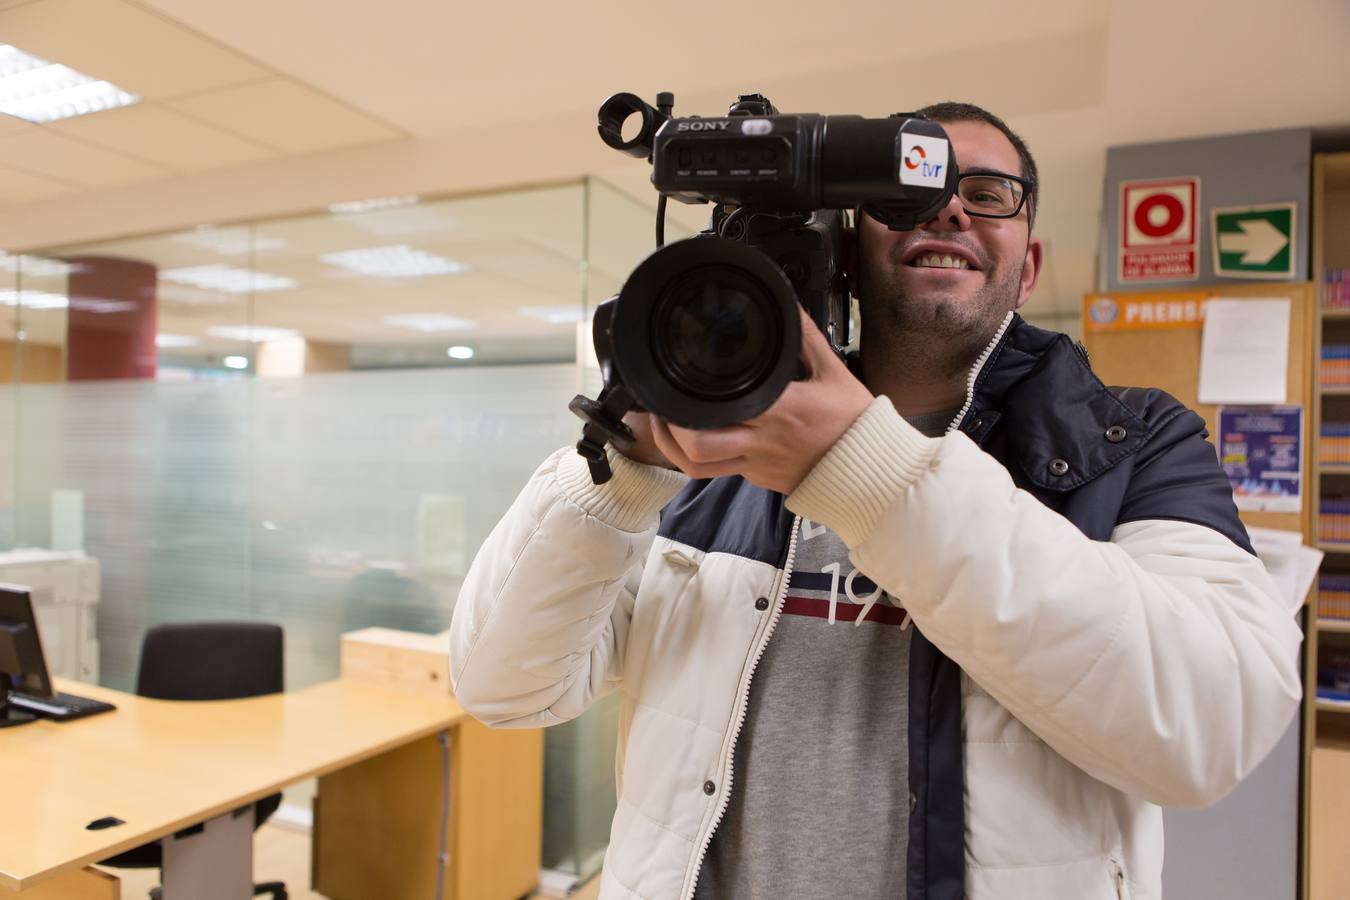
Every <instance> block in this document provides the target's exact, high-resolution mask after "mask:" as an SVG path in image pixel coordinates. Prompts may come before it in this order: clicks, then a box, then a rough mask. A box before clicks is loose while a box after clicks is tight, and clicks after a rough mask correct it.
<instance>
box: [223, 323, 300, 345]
mask: <svg viewBox="0 0 1350 900" xmlns="http://www.w3.org/2000/svg"><path fill="white" fill-rule="evenodd" d="M206 333H207V334H209V335H211V336H212V337H218V338H226V339H228V340H231V341H248V342H249V343H251V344H261V343H264V342H266V341H284V340H288V339H290V338H298V337H300V332H298V331H296V330H294V329H292V328H273V327H271V326H270V325H216V326H213V327H211V328H208V329H206Z"/></svg>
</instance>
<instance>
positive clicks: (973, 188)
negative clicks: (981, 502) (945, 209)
mask: <svg viewBox="0 0 1350 900" xmlns="http://www.w3.org/2000/svg"><path fill="white" fill-rule="evenodd" d="M1030 194H1031V182H1029V181H1027V180H1026V179H1025V178H1018V177H1017V176H1016V175H1005V174H1003V173H1002V172H970V173H967V174H964V175H962V176H961V177H960V178H959V179H958V180H957V182H956V195H957V196H958V197H960V198H961V205H962V206H964V207H965V209H966V214H967V215H971V216H979V217H981V218H984V219H1011V218H1012V217H1013V216H1015V215H1017V214H1018V213H1019V212H1021V211H1022V207H1023V206H1025V205H1026V202H1027V197H1028V196H1030Z"/></svg>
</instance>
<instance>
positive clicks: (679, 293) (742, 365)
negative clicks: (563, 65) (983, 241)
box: [568, 93, 957, 484]
mask: <svg viewBox="0 0 1350 900" xmlns="http://www.w3.org/2000/svg"><path fill="white" fill-rule="evenodd" d="M674 105H675V100H674V96H673V95H672V94H669V93H661V94H658V95H657V99H656V106H655V107H652V106H650V105H649V104H647V103H646V102H644V101H643V100H642V99H641V98H639V97H637V96H635V95H633V94H615V95H614V96H612V97H610V98H609V99H607V100H606V101H605V102H604V103H603V104H601V106H600V113H599V130H600V137H601V138H602V139H603V140H604V142H605V143H606V144H608V145H609V146H611V147H613V148H614V149H616V150H620V151H622V152H624V153H627V154H629V155H631V156H636V157H639V158H643V159H647V160H648V161H649V162H651V163H652V184H653V185H654V186H655V187H656V190H657V191H658V192H659V193H660V198H659V200H658V202H657V224H656V245H657V249H656V251H655V252H653V253H652V254H651V255H650V256H648V257H647V258H646V259H645V260H643V261H642V263H640V264H639V265H638V267H637V268H636V269H634V270H633V273H632V274H631V275H630V276H629V277H628V280H627V281H625V282H624V285H623V288H622V289H621V290H620V292H619V293H618V295H616V296H614V297H611V298H609V299H608V300H606V301H605V302H603V303H601V304H599V305H598V306H597V307H596V310H595V319H594V325H593V332H594V339H595V351H596V356H597V357H598V359H599V362H600V368H601V372H602V374H603V375H604V389H603V390H602V391H601V392H600V396H599V398H598V399H596V400H591V399H590V398H588V397H585V396H582V395H578V396H577V397H576V398H575V399H573V400H572V402H571V403H570V404H569V405H568V408H569V409H571V410H572V411H573V412H574V413H576V415H577V416H579V417H580V418H581V419H582V420H584V421H585V422H586V425H585V427H584V429H583V431H582V439H581V441H580V442H579V443H578V444H577V452H578V453H580V454H581V455H582V456H583V457H585V458H586V460H587V462H588V463H589V464H590V470H591V478H592V480H593V481H594V482H595V483H596V484H602V483H604V482H605V481H608V480H609V478H610V476H611V472H610V469H609V464H608V461H607V460H606V459H605V452H604V446H605V444H606V443H607V442H613V443H614V445H615V446H616V447H618V448H619V449H620V450H626V449H628V448H629V447H631V446H632V444H633V442H634V440H635V438H634V435H633V432H632V430H631V429H630V428H628V426H627V425H625V424H624V423H623V421H622V419H623V416H624V414H625V413H626V412H628V411H629V410H630V409H639V410H640V409H645V410H647V411H649V412H651V413H653V414H655V415H657V416H659V417H660V418H662V419H665V420H666V421H668V422H672V423H674V424H676V425H682V426H684V427H686V428H720V427H722V426H725V425H730V424H733V423H736V422H743V421H745V420H747V419H751V418H754V417H755V416H757V415H759V414H760V413H762V412H764V410H766V409H768V408H769V406H771V405H772V404H773V402H774V400H776V399H777V398H778V396H779V394H781V393H782V392H783V389H784V388H785V387H787V385H788V382H790V381H791V380H792V379H793V378H794V377H796V376H797V375H798V374H799V368H800V364H799V357H800V354H801V339H802V334H801V321H800V316H799V314H798V312H797V304H798V303H799V302H800V303H801V305H802V306H803V307H804V308H805V309H806V311H807V313H808V315H809V316H810V317H811V319H812V321H814V322H815V323H816V325H817V326H818V327H819V328H820V329H821V331H823V332H824V333H825V335H826V336H827V337H828V338H829V340H830V343H831V344H832V345H833V346H834V348H835V350H836V351H837V352H840V353H842V352H843V349H844V347H846V346H848V344H849V341H850V335H849V334H848V330H849V291H848V284H847V281H846V278H845V252H846V251H845V247H844V227H845V220H844V212H843V211H844V210H849V209H854V208H860V209H861V210H862V212H864V213H866V214H867V215H868V216H870V217H871V218H873V219H876V220H877V221H878V222H881V223H882V224H884V225H886V226H888V227H889V228H891V229H893V230H908V229H912V228H914V227H915V225H917V224H919V223H921V222H925V221H927V220H928V219H931V218H932V217H933V216H935V215H936V214H937V213H938V211H940V210H941V209H942V208H943V207H944V206H946V205H947V203H948V201H949V200H950V199H951V197H952V194H953V193H954V192H955V190H956V183H957V171H956V161H955V159H954V158H953V156H952V153H951V149H950V145H949V143H948V141H947V135H946V133H945V132H944V131H943V130H942V127H941V126H940V125H938V124H937V123H936V122H932V121H929V120H927V119H923V118H920V117H917V116H913V115H909V114H903V113H898V114H896V115H893V116H891V117H890V118H886V119H867V118H863V117H862V116H850V115H844V116H839V115H819V114H816V113H801V114H792V115H783V114H780V113H779V112H778V110H777V109H775V108H774V106H773V104H772V103H770V102H769V100H768V99H767V98H765V97H763V96H762V95H760V94H744V95H742V96H741V97H739V98H738V99H737V101H736V102H735V103H734V104H732V105H731V109H730V111H729V112H728V114H727V116H726V117H725V118H709V119H705V118H699V117H696V116H695V117H689V118H675V117H674V116H673V115H672V112H673V109H674ZM634 116H636V117H637V119H636V120H633V117H634ZM625 125H628V127H629V131H630V133H631V134H632V136H631V137H628V138H625V137H624V129H625ZM634 125H636V127H634ZM668 197H673V198H675V199H676V200H679V201H681V202H683V203H712V204H714V207H713V211H712V217H711V221H710V223H709V225H708V228H707V229H706V230H705V231H703V232H702V233H700V234H698V235H696V236H694V237H691V238H688V239H686V240H681V241H676V242H674V243H671V244H669V245H666V244H665V241H664V231H665V225H664V223H665V206H666V199H667V198H668Z"/></svg>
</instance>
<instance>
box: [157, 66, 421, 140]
mask: <svg viewBox="0 0 1350 900" xmlns="http://www.w3.org/2000/svg"><path fill="white" fill-rule="evenodd" d="M169 105H170V106H172V107H173V108H174V109H176V110H178V111H180V112H183V113H186V114H188V115H190V116H193V117H194V118H196V119H199V120H200V121H203V122H210V123H212V124H213V125H216V126H217V127H219V128H227V129H229V130H230V131H234V132H236V133H238V134H241V135H243V136H244V137H248V138H252V139H253V140H256V141H259V142H261V143H264V144H268V145H270V146H273V147H276V148H277V149H279V150H285V151H286V152H288V153H310V152H313V151H316V150H327V149H329V148H332V147H341V146H344V145H347V144H361V143H369V142H372V141H386V140H392V139H394V138H399V137H403V135H402V133H401V132H398V131H395V130H394V129H393V128H390V127H389V126H387V125H384V124H382V123H380V122H377V121H375V120H374V119H371V118H369V117H368V116H365V115H363V114H361V113H359V112H356V111H355V110H353V109H351V108H349V107H346V106H343V105H342V104H341V103H338V102H337V101H336V100H332V99H330V98H328V97H325V96H324V95H322V94H320V93H318V92H317V91H313V90H310V89H309V88H306V87H303V86H301V85H299V84H296V83H295V82H292V81H287V80H285V79H282V78H276V79H272V80H270V81H264V82H256V83H254V84H248V85H243V86H241V87H235V88H225V89H222V90H218V91H211V92H209V93H205V94H198V95H196V96H194V97H187V98H185V99H182V100H174V101H172V102H170V104H169Z"/></svg>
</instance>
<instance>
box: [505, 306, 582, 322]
mask: <svg viewBox="0 0 1350 900" xmlns="http://www.w3.org/2000/svg"><path fill="white" fill-rule="evenodd" d="M518 311H519V313H520V314H521V315H522V316H529V317H530V318H531V319H542V320H543V321H545V322H547V323H549V324H550V325H573V324H576V323H577V322H582V321H585V319H586V311H585V310H584V309H582V308H581V305H580V304H576V305H574V306H526V307H523V308H522V309H520V310H518Z"/></svg>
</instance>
